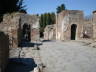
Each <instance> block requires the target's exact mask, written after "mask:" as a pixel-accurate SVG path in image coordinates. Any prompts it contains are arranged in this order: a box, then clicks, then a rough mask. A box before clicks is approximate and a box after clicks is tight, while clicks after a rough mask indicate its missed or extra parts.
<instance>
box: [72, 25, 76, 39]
mask: <svg viewBox="0 0 96 72" xmlns="http://www.w3.org/2000/svg"><path fill="white" fill-rule="evenodd" d="M76 29H77V25H76V24H72V25H71V40H75V39H76Z"/></svg>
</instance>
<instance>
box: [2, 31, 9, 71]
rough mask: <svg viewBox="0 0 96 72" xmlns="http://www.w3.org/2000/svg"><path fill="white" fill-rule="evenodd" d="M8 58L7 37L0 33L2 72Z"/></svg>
mask: <svg viewBox="0 0 96 72" xmlns="http://www.w3.org/2000/svg"><path fill="white" fill-rule="evenodd" d="M8 57H9V37H8V35H7V34H5V33H4V32H0V69H1V72H3V71H4V69H5V67H6V66H7V63H8Z"/></svg>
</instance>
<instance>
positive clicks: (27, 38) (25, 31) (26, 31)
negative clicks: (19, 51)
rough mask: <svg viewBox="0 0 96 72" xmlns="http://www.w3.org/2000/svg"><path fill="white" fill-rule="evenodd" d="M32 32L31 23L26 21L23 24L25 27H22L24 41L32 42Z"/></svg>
mask: <svg viewBox="0 0 96 72" xmlns="http://www.w3.org/2000/svg"><path fill="white" fill-rule="evenodd" d="M30 33H31V29H30V25H28V24H27V23H25V24H24V25H23V29H22V42H30V41H31V35H30Z"/></svg>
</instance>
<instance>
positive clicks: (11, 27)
mask: <svg viewBox="0 0 96 72" xmlns="http://www.w3.org/2000/svg"><path fill="white" fill-rule="evenodd" d="M38 40H39V17H38V16H36V15H28V14H23V13H12V14H5V15H4V16H3V21H2V22H1V23H0V70H4V68H5V66H6V64H7V62H8V55H9V51H8V50H10V48H19V47H20V46H22V45H23V43H24V42H33V43H34V42H35V41H38Z"/></svg>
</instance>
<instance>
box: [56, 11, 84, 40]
mask: <svg viewBox="0 0 96 72" xmlns="http://www.w3.org/2000/svg"><path fill="white" fill-rule="evenodd" d="M72 24H76V25H77V29H76V40H78V39H80V38H81V36H82V33H83V24H84V18H83V12H82V11H78V10H65V11H62V12H61V13H60V14H58V16H57V27H56V28H57V37H56V38H57V39H59V40H71V25H72Z"/></svg>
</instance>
